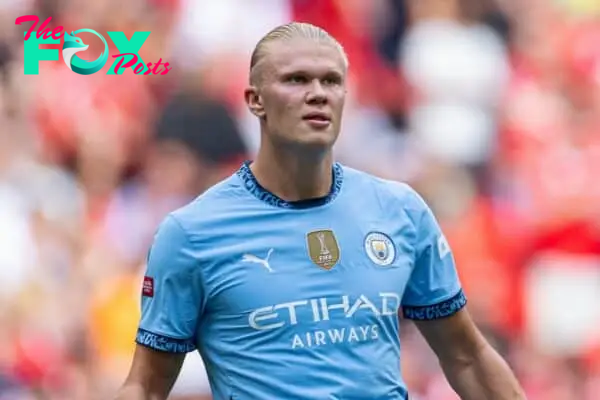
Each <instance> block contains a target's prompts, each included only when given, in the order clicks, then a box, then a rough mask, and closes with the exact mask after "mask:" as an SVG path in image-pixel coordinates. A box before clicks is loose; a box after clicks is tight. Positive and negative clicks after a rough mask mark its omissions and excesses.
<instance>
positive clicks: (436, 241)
mask: <svg viewBox="0 0 600 400" xmlns="http://www.w3.org/2000/svg"><path fill="white" fill-rule="evenodd" d="M413 210H414V211H413V212H414V214H413V219H414V224H415V231H416V233H415V243H414V252H415V259H414V268H413V271H412V272H411V276H410V278H409V280H408V283H407V285H406V289H405V291H404V295H403V297H402V311H403V314H404V317H405V318H407V319H413V320H421V321H426V320H436V319H439V318H446V317H449V316H451V315H453V314H455V313H456V312H458V311H459V310H461V309H462V308H463V307H464V306H465V305H466V302H467V299H466V297H465V295H464V293H463V291H462V288H461V284H460V280H459V278H458V273H457V271H456V265H455V263H454V257H453V256H452V251H451V249H450V246H449V245H448V242H447V241H446V239H445V237H444V235H443V233H442V231H441V229H440V226H439V224H438V223H437V221H436V219H435V217H434V216H433V213H432V212H431V210H430V209H429V207H428V206H427V205H426V204H425V202H424V201H423V200H422V199H421V198H420V197H419V196H418V195H417V194H416V193H415V206H414V207H413Z"/></svg>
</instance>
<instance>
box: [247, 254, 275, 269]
mask: <svg viewBox="0 0 600 400" xmlns="http://www.w3.org/2000/svg"><path fill="white" fill-rule="evenodd" d="M271 253H273V249H270V250H269V252H268V253H267V257H266V258H265V259H262V258H260V257H257V256H255V255H254V254H244V255H243V256H242V262H251V263H256V264H260V265H262V266H263V267H265V268H266V269H267V271H269V272H273V269H272V268H271V265H270V264H269V257H271Z"/></svg>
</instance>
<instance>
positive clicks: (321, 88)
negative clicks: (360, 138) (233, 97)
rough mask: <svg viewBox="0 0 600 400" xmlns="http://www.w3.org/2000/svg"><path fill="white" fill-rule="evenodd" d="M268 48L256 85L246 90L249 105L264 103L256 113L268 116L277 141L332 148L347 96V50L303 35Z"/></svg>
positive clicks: (268, 121) (266, 122) (271, 132)
mask: <svg viewBox="0 0 600 400" xmlns="http://www.w3.org/2000/svg"><path fill="white" fill-rule="evenodd" d="M267 46H268V47H267V51H266V55H265V56H264V58H263V59H262V61H261V62H260V64H259V68H260V70H259V72H258V74H259V75H258V80H257V83H256V89H255V91H252V90H250V91H249V92H247V93H246V99H247V100H248V104H249V106H250V107H251V109H252V108H253V106H254V105H258V107H257V108H254V111H255V114H257V115H259V116H260V117H263V122H264V123H265V125H266V128H267V133H268V135H269V137H270V138H271V139H272V140H274V141H277V142H279V143H282V144H283V143H285V144H296V145H302V146H309V147H314V148H317V149H323V148H328V147H331V146H332V145H333V143H334V142H335V140H336V139H337V136H338V134H339V132H340V126H341V119H342V111H343V108H344V100H345V96H346V86H345V84H346V82H345V80H346V65H345V61H344V57H343V55H342V53H341V51H340V50H339V49H338V48H337V47H336V46H334V45H333V44H330V43H327V42H318V41H315V40H310V39H303V38H297V39H291V40H280V41H276V42H272V43H269V44H268V45H267ZM253 101H255V103H254V104H253ZM257 109H258V110H259V111H258V112H257V111H256V110H257Z"/></svg>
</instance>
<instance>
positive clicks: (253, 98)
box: [244, 86, 265, 118]
mask: <svg viewBox="0 0 600 400" xmlns="http://www.w3.org/2000/svg"><path fill="white" fill-rule="evenodd" d="M244 99H245V100H246V105H247V106H248V109H249V110H250V112H251V113H252V114H254V115H256V116H257V117H258V118H264V117H265V109H264V107H263V101H262V97H261V95H260V92H259V90H258V88H257V87H256V86H249V87H247V88H246V90H244Z"/></svg>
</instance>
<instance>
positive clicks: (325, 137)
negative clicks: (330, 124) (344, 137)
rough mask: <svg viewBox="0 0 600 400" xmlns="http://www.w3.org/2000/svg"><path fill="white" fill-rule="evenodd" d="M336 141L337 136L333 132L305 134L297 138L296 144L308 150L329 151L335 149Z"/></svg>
mask: <svg viewBox="0 0 600 400" xmlns="http://www.w3.org/2000/svg"><path fill="white" fill-rule="evenodd" d="M336 139H337V135H336V134H334V133H333V132H323V131H321V132H319V131H315V132H304V133H303V134H302V135H298V136H297V137H296V138H295V140H294V143H296V144H297V145H299V146H303V147H307V148H312V149H323V150H328V149H330V148H331V147H333V145H334V144H335V141H336Z"/></svg>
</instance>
